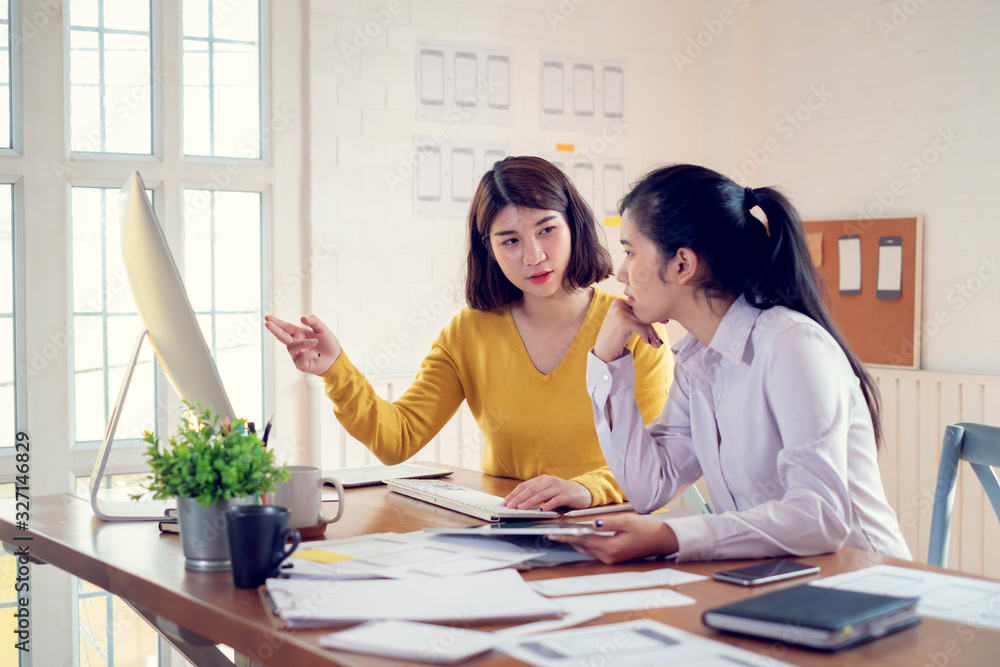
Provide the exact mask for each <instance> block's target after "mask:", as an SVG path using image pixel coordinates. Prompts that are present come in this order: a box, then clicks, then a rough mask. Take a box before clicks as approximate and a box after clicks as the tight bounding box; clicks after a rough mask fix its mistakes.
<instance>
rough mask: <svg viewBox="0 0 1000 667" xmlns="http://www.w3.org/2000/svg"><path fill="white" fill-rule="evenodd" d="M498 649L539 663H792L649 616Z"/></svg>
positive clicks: (552, 666) (611, 666)
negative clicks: (659, 621)
mask: <svg viewBox="0 0 1000 667" xmlns="http://www.w3.org/2000/svg"><path fill="white" fill-rule="evenodd" d="M497 650H499V651H502V652H504V653H506V654H507V655H509V656H511V657H514V658H517V659H518V660H522V661H524V662H526V663H528V664H530V665H535V666H536V667H570V666H571V665H572V666H573V667H577V665H603V666H605V667H616V666H621V667H624V666H628V667H632V666H634V665H698V667H737V666H740V665H745V666H750V665H756V666H761V667H763V666H765V665H766V666H767V667H788V663H785V662H780V661H778V660H775V659H773V658H771V657H767V656H763V655H759V654H757V653H752V652H750V651H744V650H743V649H739V648H736V647H734V646H729V645H728V644H723V643H722V642H717V641H714V640H712V639H708V638H706V637H699V636H698V635H693V634H691V633H689V632H685V631H683V630H678V629H677V628H672V627H670V626H669V625H664V624H663V623H657V622H656V621H651V620H648V619H643V620H639V621H629V622H626V623H612V624H609V625H594V626H588V627H584V628H576V629H573V630H563V631H562V632H553V633H549V634H545V635H532V636H530V637H524V638H521V639H517V640H512V641H509V642H507V641H505V642H503V643H501V644H499V645H497Z"/></svg>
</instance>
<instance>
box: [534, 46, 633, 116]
mask: <svg viewBox="0 0 1000 667" xmlns="http://www.w3.org/2000/svg"><path fill="white" fill-rule="evenodd" d="M540 68H541V70H540V81H541V90H540V98H539V99H540V100H541V105H540V106H541V124H542V127H544V128H558V129H572V130H594V129H599V128H601V127H603V126H604V124H605V123H607V122H610V121H615V122H624V119H625V99H626V94H625V93H626V90H625V79H626V67H625V61H624V60H607V59H598V58H586V57H583V58H578V57H573V56H566V55H557V54H542V57H541V61H540Z"/></svg>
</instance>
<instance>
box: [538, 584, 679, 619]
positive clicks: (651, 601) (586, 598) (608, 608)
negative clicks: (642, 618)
mask: <svg viewBox="0 0 1000 667" xmlns="http://www.w3.org/2000/svg"><path fill="white" fill-rule="evenodd" d="M554 602H556V603H558V604H559V606H560V607H562V608H563V609H565V610H566V611H567V612H569V613H572V614H579V613H588V612H601V613H602V614H604V613H608V612H612V611H630V610H632V609H659V608H660V607H683V606H684V605H689V604H694V603H695V600H694V598H689V597H688V596H686V595H681V594H680V593H678V592H677V591H672V590H670V589H669V588H652V589H647V590H642V591H624V592H622V593H602V594H600V595H576V596H573V597H567V598H559V599H558V600H554Z"/></svg>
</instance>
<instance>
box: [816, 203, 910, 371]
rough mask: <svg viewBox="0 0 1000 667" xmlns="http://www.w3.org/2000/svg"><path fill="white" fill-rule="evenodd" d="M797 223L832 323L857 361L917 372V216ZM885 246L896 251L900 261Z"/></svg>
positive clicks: (895, 254)
mask: <svg viewBox="0 0 1000 667" xmlns="http://www.w3.org/2000/svg"><path fill="white" fill-rule="evenodd" d="M803 224H804V227H805V232H806V238H807V240H808V244H809V249H810V254H811V256H812V258H813V263H814V264H816V265H817V268H818V269H819V272H820V274H821V275H822V276H823V279H824V280H825V281H826V285H827V291H828V293H829V298H830V309H831V310H832V312H833V318H834V320H835V321H836V323H837V326H838V327H839V328H840V330H841V331H842V332H843V334H844V336H845V337H846V338H847V342H848V343H849V344H850V345H851V347H852V348H853V349H854V351H855V352H856V353H857V354H858V356H859V357H860V358H861V361H863V362H865V363H866V364H872V365H877V366H893V367H902V368H919V367H920V316H921V313H920V307H921V294H920V291H921V286H922V284H923V281H922V277H921V268H922V267H921V265H922V258H923V216H917V217H913V218H884V219H877V220H871V219H869V220H812V221H807V222H805V223H803ZM859 246H860V248H859ZM886 246H901V248H902V253H901V254H902V257H901V262H899V259H900V258H899V254H898V253H893V252H890V251H889V249H888V247H886ZM859 249H860V267H858V250H859ZM842 251H843V255H844V256H843V257H842V256H841V254H842ZM889 260H895V261H896V262H899V263H893V262H892V261H889ZM880 263H881V264H882V269H881V270H882V274H881V275H880V267H879V265H880ZM842 269H844V271H843V275H842ZM858 269H860V272H859V273H858ZM859 279H860V286H858V280H859ZM886 281H888V282H892V283H893V284H892V289H889V290H887V289H885V287H886Z"/></svg>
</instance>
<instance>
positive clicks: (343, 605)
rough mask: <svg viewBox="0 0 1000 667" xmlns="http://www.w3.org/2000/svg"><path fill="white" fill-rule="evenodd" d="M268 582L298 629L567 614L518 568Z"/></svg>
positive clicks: (281, 611)
mask: <svg viewBox="0 0 1000 667" xmlns="http://www.w3.org/2000/svg"><path fill="white" fill-rule="evenodd" d="M323 583H324V584H325V586H323V585H317V582H315V581H309V580H302V579H268V580H267V591H268V594H269V595H270V597H271V600H272V602H273V603H274V605H275V608H276V610H277V611H278V614H279V615H280V616H281V618H282V619H283V620H284V621H285V622H286V623H288V625H290V626H293V627H313V626H323V625H345V624H350V623H358V622H362V621H370V620H381V619H399V620H409V621H426V622H434V621H440V622H445V623H451V622H461V623H473V622H480V621H481V622H491V621H496V622H503V621H508V620H517V619H526V618H555V617H558V616H561V615H562V614H563V613H564V612H563V610H562V608H561V607H558V606H557V605H555V604H554V603H553V602H552V601H550V600H547V599H546V598H544V597H542V596H541V595H539V594H538V593H535V592H534V591H533V590H531V589H530V588H528V586H527V585H526V584H525V583H524V580H523V579H521V575H520V574H518V573H517V572H516V571H515V570H511V569H507V570H497V571H494V572H484V573H479V574H468V575H459V576H453V577H419V578H408V579H373V580H364V581H329V582H323Z"/></svg>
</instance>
